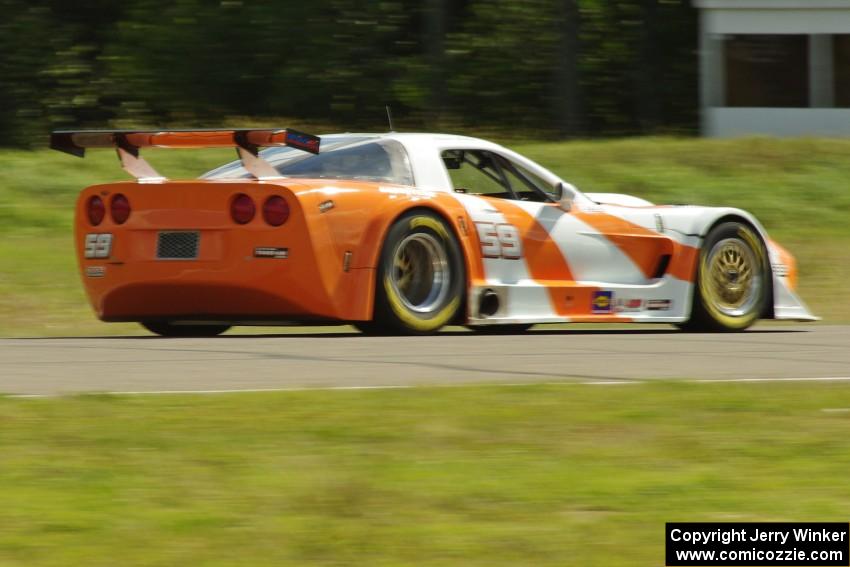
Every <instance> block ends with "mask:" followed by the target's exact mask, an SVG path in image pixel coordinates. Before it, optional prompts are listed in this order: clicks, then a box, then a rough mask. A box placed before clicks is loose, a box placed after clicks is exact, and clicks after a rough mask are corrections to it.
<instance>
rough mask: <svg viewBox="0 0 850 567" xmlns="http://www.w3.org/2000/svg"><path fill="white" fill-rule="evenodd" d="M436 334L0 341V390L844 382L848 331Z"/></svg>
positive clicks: (849, 355)
mask: <svg viewBox="0 0 850 567" xmlns="http://www.w3.org/2000/svg"><path fill="white" fill-rule="evenodd" d="M542 329H543V330H537V331H532V332H530V333H527V334H525V335H501V336H484V335H478V334H473V333H467V332H456V333H452V332H449V333H441V334H440V335H437V336H432V337H366V336H363V335H359V334H356V333H343V334H297V333H296V334H292V333H289V334H281V335H231V336H228V335H225V336H223V337H219V338H214V339H162V338H158V337H153V336H150V337H99V338H49V339H46V338H45V339H42V338H38V339H2V340H0V392H2V393H5V394H13V395H15V394H16V395H21V394H23V395H27V394H29V395H56V394H67V393H74V392H132V393H141V392H157V393H166V392H216V391H230V390H267V389H269V390H277V389H303V388H374V387H406V386H414V385H453V384H464V383H511V384H515V383H527V382H528V383H531V382H547V383H548V382H589V383H601V384H606V383H608V384H611V383H613V384H617V383H621V382H625V383H628V382H633V381H642V380H650V379H686V380H730V381H743V380H747V381H749V380H847V381H848V382H850V326H825V325H807V326H799V327H797V326H794V327H778V326H761V327H757V328H755V329H752V330H750V331H747V332H745V333H737V334H689V333H682V332H680V331H677V330H675V329H673V328H668V327H666V326H665V327H663V328H646V327H638V328H636V329H634V330H631V329H630V330H579V331H575V330H567V331H562V330H558V331H547V330H545V327H542Z"/></svg>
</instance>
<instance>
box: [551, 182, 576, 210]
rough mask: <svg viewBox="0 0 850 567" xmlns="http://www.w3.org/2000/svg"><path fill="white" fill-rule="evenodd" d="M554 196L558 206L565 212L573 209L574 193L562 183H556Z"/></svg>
mask: <svg viewBox="0 0 850 567" xmlns="http://www.w3.org/2000/svg"><path fill="white" fill-rule="evenodd" d="M555 195H556V196H557V197H558V206H559V207H560V208H561V209H562V210H563V211H565V212H567V213H568V212H570V211H571V210H572V208H573V201H574V200H575V193H573V191H572V190H571V189H570V188H569V187H567V186H566V184H564V183H558V186H557V187H555Z"/></svg>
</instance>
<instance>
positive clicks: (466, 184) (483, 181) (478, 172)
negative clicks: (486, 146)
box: [442, 150, 513, 199]
mask: <svg viewBox="0 0 850 567" xmlns="http://www.w3.org/2000/svg"><path fill="white" fill-rule="evenodd" d="M442 158H443V163H444V164H445V166H446V170H447V171H448V172H449V177H450V178H451V180H452V187H453V188H454V190H455V191H457V192H458V193H469V194H471V195H485V196H487V197H500V198H507V199H511V198H513V194H512V193H511V190H510V187H509V186H508V185H507V184H506V180H505V179H504V177H503V176H502V172H501V169H500V168H499V165H498V163H497V158H496V156H494V155H493V154H491V153H490V152H486V151H483V150H446V151H444V152H443V153H442Z"/></svg>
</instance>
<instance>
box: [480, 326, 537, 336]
mask: <svg viewBox="0 0 850 567" xmlns="http://www.w3.org/2000/svg"><path fill="white" fill-rule="evenodd" d="M533 326H534V325H531V324H511V325H467V326H466V328H467V329H469V330H470V331H475V332H476V333H481V334H482V335H519V334H521V333H524V332H526V331H527V330H529V329H530V328H531V327H533Z"/></svg>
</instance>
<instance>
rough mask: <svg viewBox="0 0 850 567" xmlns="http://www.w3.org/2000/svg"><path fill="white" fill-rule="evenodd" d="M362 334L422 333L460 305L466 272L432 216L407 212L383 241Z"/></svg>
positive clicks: (446, 230)
mask: <svg viewBox="0 0 850 567" xmlns="http://www.w3.org/2000/svg"><path fill="white" fill-rule="evenodd" d="M375 281H376V284H375V311H374V318H373V321H372V322H370V323H366V324H359V323H358V324H357V325H356V326H357V327H358V328H359V329H361V330H364V331H365V332H367V333H371V334H376V333H386V334H405V335H427V334H430V333H435V332H437V331H438V330H440V328H441V327H443V326H444V325H446V324H447V323H450V322H452V321H454V320H455V318H456V317H457V316H458V314H459V313H460V310H461V307H462V305H463V303H464V302H463V298H464V293H465V289H466V270H465V267H464V259H463V252H462V251H461V249H460V245H459V244H458V242H457V238H455V236H454V233H453V232H452V229H451V228H450V227H449V226H448V224H447V223H446V222H445V221H444V220H443V219H442V218H441V217H439V216H438V215H436V214H434V213H431V212H427V211H413V212H411V213H408V214H406V215H404V216H402V217H401V218H400V219H398V220H397V221H396V222H395V223H394V224H393V225H392V227H390V230H389V231H388V232H387V237H386V239H385V240H384V246H383V249H382V250H381V257H380V260H379V262H378V271H377V277H376V280H375Z"/></svg>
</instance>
